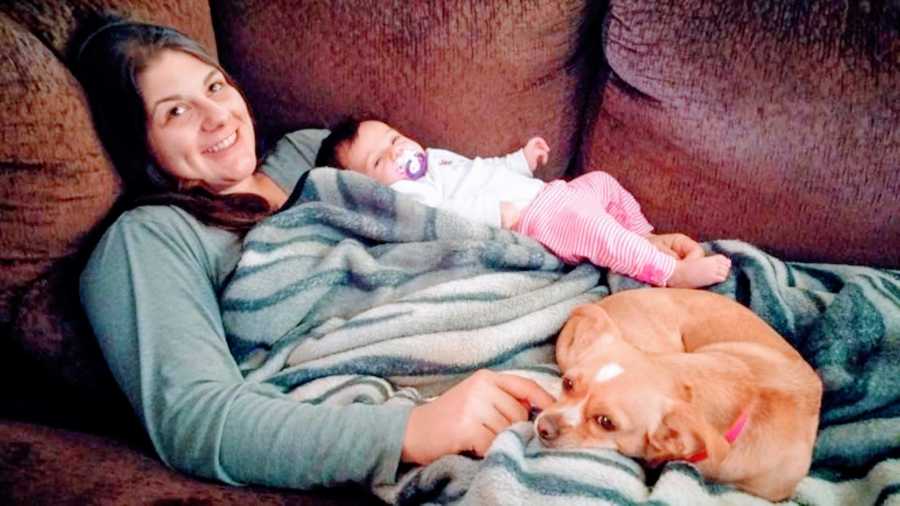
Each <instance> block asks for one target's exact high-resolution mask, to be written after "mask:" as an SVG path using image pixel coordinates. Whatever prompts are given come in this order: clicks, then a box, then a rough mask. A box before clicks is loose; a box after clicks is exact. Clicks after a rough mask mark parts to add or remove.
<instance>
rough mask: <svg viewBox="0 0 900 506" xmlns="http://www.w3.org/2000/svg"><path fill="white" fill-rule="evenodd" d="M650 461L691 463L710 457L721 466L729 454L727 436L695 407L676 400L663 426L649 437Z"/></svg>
mask: <svg viewBox="0 0 900 506" xmlns="http://www.w3.org/2000/svg"><path fill="white" fill-rule="evenodd" d="M647 440H648V444H647V455H646V456H645V457H646V459H647V460H649V461H667V460H689V459H691V458H692V457H695V458H696V457H699V458H708V459H709V460H711V461H712V462H715V463H719V462H721V461H722V459H724V458H725V455H726V454H727V453H728V449H729V445H728V441H727V440H726V439H725V436H724V435H722V434H721V433H720V432H719V431H717V430H716V429H715V427H713V426H712V425H710V424H709V422H707V421H706V419H705V418H704V417H703V415H701V414H699V413H696V412H695V411H694V410H693V409H692V408H691V405H690V404H688V403H686V402H683V401H674V402H673V403H672V405H671V407H670V409H669V410H668V411H667V412H666V414H665V415H663V418H662V422H661V423H660V424H659V427H657V428H656V430H654V431H653V433H652V434H650V435H649V436H648V438H647Z"/></svg>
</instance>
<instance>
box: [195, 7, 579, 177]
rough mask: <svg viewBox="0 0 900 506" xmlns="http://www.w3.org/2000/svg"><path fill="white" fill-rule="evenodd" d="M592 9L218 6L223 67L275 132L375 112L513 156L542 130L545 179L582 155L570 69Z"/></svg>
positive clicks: (436, 142) (413, 128) (440, 137)
mask: <svg viewBox="0 0 900 506" xmlns="http://www.w3.org/2000/svg"><path fill="white" fill-rule="evenodd" d="M583 7H584V2H583V1H582V0H577V1H576V0H564V1H557V2H532V1H525V0H516V1H510V2H484V1H481V0H453V1H447V2H380V1H376V0H354V1H346V2H292V1H289V0H275V1H273V0H251V1H243V0H242V1H222V2H215V3H213V4H212V14H213V19H214V22H215V24H216V31H217V34H218V35H219V51H220V54H221V56H222V60H223V62H224V63H225V65H226V67H228V68H229V69H230V70H231V71H232V72H233V73H234V74H235V75H236V77H237V78H238V81H240V82H241V84H242V85H243V87H244V89H245V91H246V92H247V94H248V96H249V98H250V101H251V103H252V105H253V108H254V111H255V114H256V117H257V120H258V121H259V123H260V125H261V126H262V127H263V129H264V130H265V131H266V132H267V133H268V134H273V133H280V132H284V131H288V130H293V129H296V128H298V127H301V126H307V125H322V124H325V125H326V126H333V123H334V122H335V121H336V120H338V119H340V118H342V117H343V116H345V115H349V114H353V115H361V116H374V117H378V118H382V119H385V120H386V121H388V122H389V123H392V124H394V126H396V127H397V128H398V129H400V130H401V131H404V132H406V133H407V134H408V135H410V136H413V137H416V138H418V140H419V141H420V142H422V143H423V144H425V145H427V146H432V147H442V148H446V149H451V150H455V151H458V152H460V153H461V154H464V155H467V156H473V155H476V154H478V155H489V156H495V155H499V154H505V153H507V152H510V151H513V150H515V149H518V148H520V147H522V145H523V144H524V143H525V142H526V141H527V140H528V139H529V138H530V137H531V136H534V135H542V136H544V137H545V138H546V139H547V141H548V142H549V143H550V145H551V149H552V154H551V161H550V162H551V163H550V166H548V167H547V168H546V169H545V170H543V171H542V172H541V174H542V175H543V176H545V177H550V176H555V175H558V174H561V173H562V172H563V170H564V169H565V166H566V163H567V162H568V160H569V159H570V158H571V156H572V154H573V149H574V145H573V140H574V136H575V133H576V130H577V127H578V125H577V116H578V113H579V110H580V107H579V106H578V105H579V104H578V103H577V100H576V93H577V87H576V84H577V83H578V79H579V75H578V72H577V71H576V70H574V69H570V68H569V67H567V61H568V59H569V58H570V57H571V56H572V55H571V50H572V47H573V45H574V44H573V42H574V40H575V39H576V36H577V31H578V28H579V21H580V19H581V14H582V9H583Z"/></svg>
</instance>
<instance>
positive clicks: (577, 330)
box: [556, 304, 619, 372]
mask: <svg viewBox="0 0 900 506" xmlns="http://www.w3.org/2000/svg"><path fill="white" fill-rule="evenodd" d="M605 335H612V336H619V329H618V327H616V324H615V323H613V321H612V319H611V318H610V317H609V314H607V313H606V311H604V310H603V308H602V307H600V306H598V305H597V304H582V305H580V306H576V307H575V309H573V310H572V314H571V315H570V316H569V321H567V322H566V324H565V326H563V328H562V330H561V331H560V333H559V339H558V340H557V341H556V363H557V364H559V368H560V370H561V371H562V372H565V371H566V369H568V368H569V367H571V366H573V365H575V363H577V361H578V359H579V357H583V356H584V354H585V351H586V350H587V349H588V348H590V347H591V346H593V345H594V344H595V343H596V342H597V339H598V338H600V337H601V336H605Z"/></svg>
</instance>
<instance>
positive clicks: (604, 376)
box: [594, 362, 625, 383]
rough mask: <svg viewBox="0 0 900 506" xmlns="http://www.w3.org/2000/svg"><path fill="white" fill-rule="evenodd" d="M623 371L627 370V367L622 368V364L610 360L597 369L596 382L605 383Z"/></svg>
mask: <svg viewBox="0 0 900 506" xmlns="http://www.w3.org/2000/svg"><path fill="white" fill-rule="evenodd" d="M623 372H625V369H622V366H620V365H619V364H617V363H615V362H610V363H608V364H606V365H604V366H603V367H601V368H600V369H597V374H595V375H594V382H595V383H603V382H604V381H609V380H611V379H613V378H615V377H616V376H618V375H620V374H622V373H623Z"/></svg>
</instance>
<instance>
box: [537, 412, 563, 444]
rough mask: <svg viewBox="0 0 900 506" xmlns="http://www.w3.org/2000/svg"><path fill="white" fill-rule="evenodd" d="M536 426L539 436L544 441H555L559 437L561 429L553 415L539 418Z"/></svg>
mask: <svg viewBox="0 0 900 506" xmlns="http://www.w3.org/2000/svg"><path fill="white" fill-rule="evenodd" d="M534 426H535V430H537V433H538V436H539V437H540V438H541V439H543V440H544V441H553V440H554V439H556V437H557V436H559V427H558V426H557V424H556V421H555V419H554V417H553V415H543V416H539V417H538V419H537V421H536V422H535V424H534Z"/></svg>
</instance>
